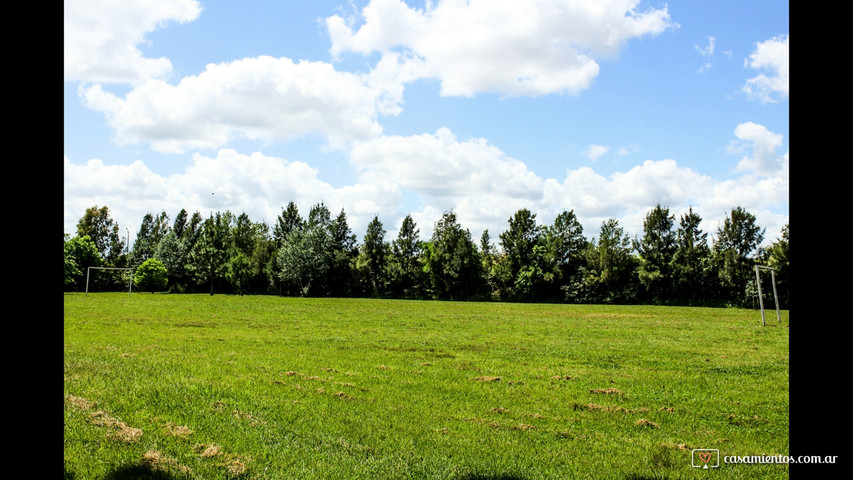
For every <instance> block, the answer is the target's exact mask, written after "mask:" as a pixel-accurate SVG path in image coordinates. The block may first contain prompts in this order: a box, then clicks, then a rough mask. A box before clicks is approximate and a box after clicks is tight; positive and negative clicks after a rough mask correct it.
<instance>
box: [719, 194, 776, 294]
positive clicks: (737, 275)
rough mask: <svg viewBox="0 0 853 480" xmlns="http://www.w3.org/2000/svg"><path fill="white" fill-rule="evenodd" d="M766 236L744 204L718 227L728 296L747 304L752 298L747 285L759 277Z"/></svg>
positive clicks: (720, 263)
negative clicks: (758, 263)
mask: <svg viewBox="0 0 853 480" xmlns="http://www.w3.org/2000/svg"><path fill="white" fill-rule="evenodd" d="M763 240H764V229H763V228H761V227H760V226H759V225H758V223H757V220H756V218H755V215H753V214H751V213H749V212H748V211H746V210H745V209H744V208H742V207H735V208H733V209H732V211H731V214H730V215H726V218H725V220H724V221H723V224H722V225H720V227H719V228H718V229H717V238H716V242H715V243H714V249H713V250H714V258H715V262H716V264H717V268H718V272H719V276H720V279H721V281H722V284H723V287H724V288H726V289H727V290H728V292H729V295H728V298H731V299H732V300H733V301H734V302H735V304H737V305H741V306H746V305H747V303H748V301H749V298H748V292H747V289H748V287H749V284H750V281H751V280H752V279H754V278H755V272H754V270H753V269H754V265H755V261H756V258H757V256H758V254H759V253H760V252H759V250H758V248H759V246H760V245H761V242H762V241H763Z"/></svg>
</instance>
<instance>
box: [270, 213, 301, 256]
mask: <svg viewBox="0 0 853 480" xmlns="http://www.w3.org/2000/svg"><path fill="white" fill-rule="evenodd" d="M304 225H305V221H304V220H303V219H302V216H301V215H299V207H297V206H296V203H294V202H289V203H288V204H287V207H285V208H284V209H283V210H282V211H281V214H279V216H278V218H276V223H275V227H273V238H274V239H275V242H276V248H279V247H281V244H282V243H283V242H284V239H285V237H287V235H288V234H289V233H290V232H292V231H293V230H302V228H303V227H304Z"/></svg>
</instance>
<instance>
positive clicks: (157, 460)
mask: <svg viewBox="0 0 853 480" xmlns="http://www.w3.org/2000/svg"><path fill="white" fill-rule="evenodd" d="M141 463H142V464H143V465H144V466H145V467H147V468H148V469H149V470H152V471H158V472H170V471H175V470H177V471H179V472H181V473H184V474H189V473H191V472H192V469H190V467H187V466H186V465H181V464H180V463H178V461H177V460H175V459H174V458H170V457H167V456H165V455H163V454H162V453H160V452H159V451H157V450H153V449H152V450H148V451H147V452H145V453H144V454H143V455H142V462H141Z"/></svg>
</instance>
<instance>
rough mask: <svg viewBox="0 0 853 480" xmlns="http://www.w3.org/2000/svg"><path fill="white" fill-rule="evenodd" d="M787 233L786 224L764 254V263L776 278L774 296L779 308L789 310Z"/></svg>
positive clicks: (789, 276)
mask: <svg viewBox="0 0 853 480" xmlns="http://www.w3.org/2000/svg"><path fill="white" fill-rule="evenodd" d="M788 248H789V233H788V224H785V226H784V227H782V232H781V234H780V236H779V238H777V239H776V241H775V242H773V243H772V244H771V245H770V247H769V248H768V249H767V252H766V259H765V262H766V264H767V266H769V267H770V268H772V269H773V276H775V278H776V294H777V295H778V297H779V307H780V308H785V309H787V308H789V306H790V301H791V292H790V283H789V282H790V279H791V270H790V263H789V259H788Z"/></svg>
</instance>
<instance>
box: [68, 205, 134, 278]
mask: <svg viewBox="0 0 853 480" xmlns="http://www.w3.org/2000/svg"><path fill="white" fill-rule="evenodd" d="M77 236H78V237H83V236H88V237H89V238H90V239H91V240H92V241H93V242H94V243H95V247H97V249H98V252H99V253H100V255H101V258H103V259H104V260H105V261H106V262H107V264H108V265H112V266H118V265H116V263H115V262H116V261H117V260H118V258H119V257H120V256H121V255H122V252H123V250H124V245H125V244H124V242H123V241H122V239H121V236H120V234H119V227H118V224H117V223H116V222H115V220H113V219H112V217H110V209H109V208H108V207H107V206H106V205H105V206H103V207H100V208H98V206H97V205H95V206H94V207H90V208H87V209H86V212H85V213H84V214H83V217H81V218H80V220H79V221H78V222H77Z"/></svg>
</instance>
